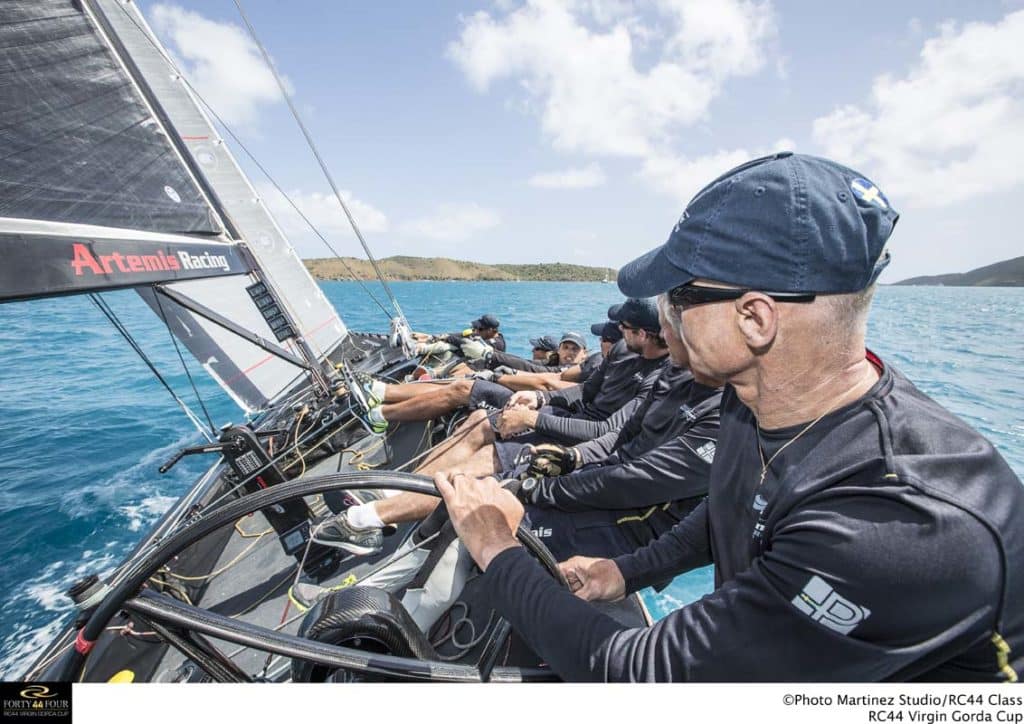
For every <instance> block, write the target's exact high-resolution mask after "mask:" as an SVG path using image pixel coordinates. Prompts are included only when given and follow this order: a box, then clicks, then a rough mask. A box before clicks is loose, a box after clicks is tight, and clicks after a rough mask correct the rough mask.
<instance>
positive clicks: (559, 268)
mask: <svg viewBox="0 0 1024 724" xmlns="http://www.w3.org/2000/svg"><path fill="white" fill-rule="evenodd" d="M304 262H305V264H306V268H307V269H309V273H310V274H312V275H313V276H314V277H315V278H317V279H324V280H346V279H352V278H353V274H354V275H355V277H356V278H358V279H374V278H376V277H375V275H374V273H373V267H372V266H371V265H370V262H368V261H366V260H365V259H356V258H353V257H342V258H341V259H305V260H304ZM378 264H380V266H381V269H382V270H383V271H384V274H385V276H387V278H388V279H393V280H396V281H446V280H449V279H454V280H459V281H501V282H512V281H523V282H600V281H604V280H605V279H610V280H613V281H614V279H615V273H616V270H615V269H611V268H609V267H593V266H580V265H579V264H562V263H560V262H559V263H552V264H479V263H477V262H473V261H460V260H458V259H445V258H443V257H431V258H424V257H418V256H389V257H387V258H386V259H379V260H378ZM346 265H347V266H348V269H346ZM350 269H351V271H349V270H350Z"/></svg>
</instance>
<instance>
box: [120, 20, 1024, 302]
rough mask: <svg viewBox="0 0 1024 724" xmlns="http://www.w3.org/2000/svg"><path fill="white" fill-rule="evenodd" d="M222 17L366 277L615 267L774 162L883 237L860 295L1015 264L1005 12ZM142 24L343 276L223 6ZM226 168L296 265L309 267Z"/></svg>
mask: <svg viewBox="0 0 1024 724" xmlns="http://www.w3.org/2000/svg"><path fill="white" fill-rule="evenodd" d="M241 1H242V3H243V7H244V9H245V11H246V13H247V14H248V15H249V17H250V20H251V21H252V23H253V25H254V26H255V28H256V30H257V32H258V34H259V38H260V40H261V41H262V43H263V44H264V45H265V46H266V48H267V50H268V51H269V53H270V55H271V56H272V58H273V60H274V64H275V65H276V67H277V68H278V69H279V71H280V72H281V73H282V74H283V75H284V77H285V82H286V86H287V88H288V91H289V94H290V96H291V97H292V99H293V101H294V102H295V104H296V106H297V107H298V109H299V112H300V113H301V114H302V116H303V119H304V121H305V122H306V124H307V125H308V127H309V129H310V131H311V133H312V135H313V137H314V139H315V140H316V142H317V144H318V146H319V148H320V150H321V152H322V154H323V156H324V158H325V160H326V163H327V165H328V167H329V168H330V170H331V172H332V174H333V175H334V178H335V179H336V181H337V184H338V186H339V187H340V188H341V189H342V194H343V196H344V197H345V199H346V202H347V203H348V204H349V205H350V208H351V210H352V212H353V214H354V215H355V217H356V219H357V221H358V222H359V225H360V227H361V229H362V231H363V233H364V235H365V237H366V239H367V241H368V243H369V244H370V246H371V248H372V250H373V252H374V254H375V255H376V256H378V257H385V256H390V255H393V254H407V255H414V256H447V257H453V258H458V259H468V260H472V261H481V262H487V263H538V262H556V261H560V262H569V263H578V264H589V265H594V266H610V267H614V268H617V267H619V266H621V265H622V264H624V263H626V262H628V261H629V260H630V259H632V258H634V257H635V256H637V255H639V254H640V253H642V252H643V251H646V250H648V249H650V248H653V247H655V246H657V245H659V244H661V243H662V242H664V240H665V239H666V238H667V235H668V232H669V231H670V230H671V228H672V226H673V225H674V224H675V222H676V220H677V219H678V217H679V215H680V213H681V212H682V210H683V209H684V208H685V206H686V202H687V201H688V200H689V198H690V197H691V196H692V195H693V194H694V193H695V192H696V191H697V190H699V189H700V188H701V187H703V186H704V185H705V184H706V183H707V182H709V181H711V180H712V179H713V178H715V177H716V176H718V175H719V174H721V173H723V172H725V171H727V170H728V169H729V168H731V167H733V166H735V165H737V164H739V163H741V162H743V161H745V160H748V159H750V158H753V157H756V156H759V155H763V154H765V153H770V152H773V151H778V150H795V151H797V152H800V153H810V154H815V155H821V156H827V157H830V158H833V159H835V160H837V161H839V162H841V163H844V164H846V165H849V166H852V167H853V168H855V169H857V170H858V171H859V172H861V173H862V174H863V175H864V176H866V177H867V178H869V179H871V180H872V181H873V182H874V183H875V184H877V185H878V186H879V187H880V188H881V190H882V191H883V192H884V193H885V195H886V196H887V197H888V199H889V201H890V202H891V203H892V204H893V206H895V208H896V209H897V210H898V211H899V212H900V214H901V218H900V221H899V223H898V225H897V227H896V230H895V231H894V233H893V236H892V237H891V239H890V242H889V249H890V251H891V253H892V257H893V261H892V264H891V265H890V267H889V268H888V269H887V270H886V271H885V273H884V275H883V277H882V279H881V281H882V282H883V283H885V282H894V281H898V280H900V279H903V278H906V277H910V276H917V275H924V274H941V273H948V272H955V271H967V270H969V269H973V268H975V267H978V266H982V265H985V264H989V263H993V262H996V261H1001V260H1003V259H1008V258H1011V257H1016V256H1020V255H1021V254H1024V234H1022V233H1021V228H1022V224H1021V223H1020V222H1019V214H1020V210H1021V207H1022V202H1024V52H1021V48H1022V47H1024V0H1019V1H1009V0H993V1H990V2H979V1H975V0H972V2H970V3H965V2H949V1H947V0H930V1H919V2H918V1H913V0H901V2H896V3H893V2H891V1H890V2H875V1H874V0H864V1H862V2H857V3H838V2H829V3H822V2H810V1H809V0H808V1H801V2H796V1H793V2H783V1H778V2H769V1H767V0H649V1H647V2H631V1H630V0H532V1H530V2H518V1H515V0H494V1H492V2H458V1H455V0H452V1H447V2H446V1H441V0H436V1H433V2H420V1H418V0H407V1H403V2H385V1H382V2H328V1H326V0H323V1H321V0H293V1H288V2H286V1H284V0H241ZM139 4H140V7H141V8H142V10H143V12H144V14H145V15H146V18H147V20H148V21H149V23H150V24H151V26H152V27H153V28H154V29H155V31H156V32H157V34H158V35H159V37H160V38H161V40H162V41H163V42H164V44H165V45H166V46H167V47H168V49H169V50H170V51H171V53H172V54H173V56H174V57H175V58H176V59H177V61H178V63H179V65H180V66H181V67H182V69H183V71H184V72H185V74H186V75H187V76H188V77H189V78H190V80H191V82H192V84H193V85H194V86H195V87H196V88H197V90H198V91H199V93H200V94H201V95H202V97H203V98H204V99H205V100H206V101H207V102H208V103H209V104H210V105H211V106H212V107H213V108H214V109H215V110H216V112H217V114H218V115H219V116H221V117H222V118H223V119H224V120H225V122H226V123H227V124H228V125H229V126H230V128H231V130H232V131H233V132H234V133H235V134H237V135H238V136H239V137H240V138H241V139H242V141H243V142H244V143H245V145H246V147H247V148H249V150H250V151H251V152H252V153H253V154H254V155H255V156H256V157H257V158H258V159H259V161H260V163H261V164H262V165H264V166H265V167H266V168H267V169H268V170H269V171H270V173H271V174H272V175H273V176H274V178H275V180H276V181H277V183H278V184H279V185H280V186H281V187H282V188H284V189H285V190H286V191H287V192H288V194H289V196H290V197H291V198H292V199H293V200H294V201H295V202H296V203H297V204H298V205H299V207H300V208H302V209H303V211H304V213H305V214H306V215H307V216H308V217H309V218H310V219H312V220H313V221H314V223H315V224H316V225H317V226H318V228H320V230H321V231H322V232H323V233H324V234H325V236H327V238H328V239H329V240H330V241H331V243H332V245H333V246H334V247H335V248H336V249H337V250H338V251H339V252H340V253H341V254H343V255H352V256H361V255H362V252H361V249H360V248H359V246H358V242H357V240H356V238H355V236H354V234H353V233H352V231H351V230H350V229H349V228H348V224H347V221H346V220H345V217H344V215H343V214H342V212H341V210H340V208H339V205H338V204H337V201H336V200H335V199H334V197H333V195H332V194H331V191H330V187H329V185H328V184H327V181H326V180H325V178H324V177H323V175H322V174H321V173H320V170H319V168H318V166H317V164H316V162H315V160H314V159H313V157H312V155H311V154H310V152H309V151H308V149H307V148H306V146H305V144H304V141H303V138H302V136H301V133H300V131H299V130H298V127H297V126H296V124H295V122H294V121H293V120H292V119H291V117H290V115H289V114H288V110H287V106H286V104H285V103H284V99H283V97H282V96H281V94H280V93H279V92H278V90H277V86H276V85H275V83H274V80H273V77H272V75H271V74H270V72H269V71H268V69H267V66H266V65H265V64H264V63H263V61H262V59H261V56H260V54H259V52H258V50H257V49H256V47H255V45H254V44H253V42H252V41H251V40H250V38H249V37H248V35H247V34H246V32H245V31H244V29H243V28H244V25H243V23H242V21H241V18H240V16H239V15H238V13H237V10H236V8H235V5H234V2H232V0H159V1H156V0H139ZM236 155H238V156H241V155H242V154H241V153H239V152H238V151H237V148H236ZM241 160H242V159H241V158H240V161H241ZM243 167H244V168H246V170H247V172H249V173H250V178H251V179H252V180H253V182H254V183H255V184H256V187H257V189H258V191H259V193H260V194H261V195H262V196H263V198H264V200H265V201H266V203H267V205H268V206H269V207H270V208H271V209H272V210H273V212H274V214H275V217H276V218H277V219H278V222H279V223H280V224H281V225H282V227H283V228H284V229H285V231H286V232H287V233H288V235H289V237H290V238H291V240H292V243H293V244H294V246H295V247H296V249H297V250H298V252H299V254H300V255H301V256H303V257H324V256H330V255H331V254H330V252H329V251H328V250H327V249H326V247H325V246H324V245H323V244H322V242H320V241H319V240H318V239H316V238H315V237H314V236H313V234H312V233H310V232H309V231H308V229H305V227H304V226H303V225H302V224H301V222H300V221H299V220H298V218H297V217H296V216H295V215H294V214H293V213H291V212H290V211H289V208H288V203H287V202H286V201H285V200H284V199H283V198H281V196H280V194H278V192H277V191H275V190H274V189H273V187H272V186H271V185H270V184H269V183H268V182H267V181H266V179H265V178H263V177H262V176H261V174H260V173H259V172H258V171H257V170H255V168H254V167H253V166H252V165H251V164H249V163H248V162H246V161H243Z"/></svg>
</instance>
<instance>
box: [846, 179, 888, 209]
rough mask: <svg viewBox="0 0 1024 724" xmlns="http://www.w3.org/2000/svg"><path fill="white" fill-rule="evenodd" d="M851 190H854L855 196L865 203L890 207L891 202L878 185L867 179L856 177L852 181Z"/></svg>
mask: <svg viewBox="0 0 1024 724" xmlns="http://www.w3.org/2000/svg"><path fill="white" fill-rule="evenodd" d="M850 190H852V191H853V195H854V196H856V197H857V198H858V199H860V200H861V201H863V202H865V203H868V204H871V205H872V206H877V207H878V208H880V209H888V208H889V202H888V200H886V198H885V196H884V195H883V194H882V192H881V191H880V190H879V189H878V187H877V186H875V185H874V184H873V183H871V182H870V181H868V180H866V179H862V178H855V179H854V180H853V181H851V182H850Z"/></svg>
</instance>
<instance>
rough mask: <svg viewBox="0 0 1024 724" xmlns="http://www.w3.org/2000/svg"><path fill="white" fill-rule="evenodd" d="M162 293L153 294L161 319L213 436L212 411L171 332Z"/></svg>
mask: <svg viewBox="0 0 1024 724" xmlns="http://www.w3.org/2000/svg"><path fill="white" fill-rule="evenodd" d="M160 296H161V295H160V293H159V292H153V298H154V299H156V305H157V307H159V308H160V318H161V319H163V320H164V327H166V328H167V334H168V335H169V336H170V338H171V342H173V343H174V351H175V352H177V353H178V359H179V360H181V367H182V369H184V370H185V376H186V377H188V382H189V384H190V385H192V392H194V393H195V396H196V399H197V400H198V401H199V406H200V407H201V408H203V414H204V415H206V422H207V423H209V425H210V433H211V434H213V435H216V434H217V428H216V427H215V426H214V424H213V418H212V417H210V411H209V410H207V409H206V403H205V402H204V401H203V396H202V395H200V394H199V388H198V387H196V381H195V380H194V379H192V372H190V371H189V369H188V365H187V364H185V357H184V356H183V355H182V354H181V347H179V346H178V338H177V337H176V336H175V335H174V332H172V331H171V325H170V323H169V322H168V321H167V313H166V312H165V311H164V303H163V302H162V301H161V300H160Z"/></svg>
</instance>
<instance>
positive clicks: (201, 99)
mask: <svg viewBox="0 0 1024 724" xmlns="http://www.w3.org/2000/svg"><path fill="white" fill-rule="evenodd" d="M118 7H119V8H120V9H121V12H123V13H124V14H125V17H127V18H128V20H130V21H131V23H132V25H134V26H135V27H136V29H138V31H139V33H141V34H142V36H143V37H144V38H145V39H146V41H147V42H148V43H149V44H150V45H152V46H153V48H154V50H156V51H157V53H158V54H159V55H160V57H161V58H163V60H164V62H165V63H166V64H167V66H168V67H169V68H170V69H171V70H172V71H174V73H175V74H176V75H177V76H178V78H179V79H180V80H181V82H182V83H184V84H185V87H186V88H188V89H189V90H190V91H191V92H192V93H193V95H195V97H196V98H197V99H198V100H199V102H200V103H202V104H203V107H205V108H206V110H207V111H209V112H210V115H211V116H213V118H214V120H216V121H217V123H219V124H220V125H221V127H223V129H224V130H225V131H227V134H228V135H229V136H231V140H233V141H234V142H235V143H236V144H237V145H238V147H239V148H240V149H242V152H243V153H244V154H245V155H246V156H247V157H248V159H249V160H250V161H252V163H253V164H254V165H255V166H256V168H258V169H259V170H260V173H262V174H263V175H264V176H265V177H266V179H267V181H269V182H270V184H271V185H272V186H273V187H274V188H275V189H276V190H277V192H278V193H279V194H281V196H283V197H284V199H285V201H287V202H288V204H289V205H290V206H291V207H292V209H294V210H295V213H297V214H298V215H299V217H300V218H301V219H302V220H303V221H304V222H305V223H306V225H307V226H308V227H309V228H310V230H311V231H312V232H313V233H314V234H316V236H317V238H319V239H320V241H322V242H323V243H324V245H325V246H326V247H327V249H328V250H329V251H330V252H331V253H332V254H334V256H335V258H336V259H337V260H338V261H340V262H341V265H342V266H343V267H345V270H346V271H347V272H348V273H349V276H351V277H352V279H353V281H355V282H357V283H358V284H359V286H361V287H362V288H363V291H364V292H366V294H367V295H368V296H369V297H370V299H372V300H373V301H374V302H375V303H376V304H377V306H378V307H380V310H381V311H382V312H384V314H385V315H386V316H387V318H388V320H389V321H390V319H391V312H389V311H388V308H387V307H385V306H384V304H383V303H381V301H380V300H379V299H377V297H376V296H375V295H374V293H373V292H372V291H371V290H370V288H369V287H368V286H366V284H364V283H363V280H361V279H360V278H359V277H358V275H357V274H356V273H355V270H353V269H352V267H350V266H349V265H348V263H347V262H346V261H345V259H344V258H342V256H341V254H339V253H338V251H337V250H336V249H335V248H334V247H333V246H332V245H331V243H330V242H329V241H327V239H326V238H325V237H324V235H323V234H321V233H320V230H319V229H317V228H316V226H314V225H313V222H312V221H310V220H309V218H308V217H307V216H306V215H305V214H304V213H302V210H301V209H299V207H298V205H296V203H295V202H294V201H293V200H292V198H291V197H290V196H289V195H288V194H287V193H286V192H285V190H284V189H283V188H281V186H280V184H278V183H277V181H275V180H274V177H273V176H271V175H270V171H268V170H267V169H266V167H264V166H263V164H262V163H260V162H259V160H257V158H256V156H255V155H254V154H253V153H252V152H251V151H250V150H249V149H248V147H247V146H246V145H245V144H244V143H242V140H241V139H240V138H239V137H238V136H237V135H235V132H234V131H232V130H231V126H229V125H228V124H227V123H225V122H224V119H223V118H221V117H220V115H219V114H218V113H217V111H216V110H214V108H213V106H211V105H210V104H209V102H207V100H206V99H205V98H204V97H203V96H202V95H201V94H200V93H199V91H198V90H196V88H195V86H193V85H192V84H191V83H190V82H189V81H188V78H186V77H185V74H184V73H183V72H182V71H181V70H180V69H179V68H178V67H177V66H176V65H174V61H173V60H171V58H170V57H169V56H168V55H167V54H166V53H165V52H164V50H163V48H161V47H160V46H159V45H158V44H157V43H156V41H155V40H154V39H153V38H152V37H151V36H150V34H149V33H148V32H146V31H145V30H144V29H143V28H142V26H140V25H139V24H138V23H137V22H136V21H135V18H133V17H132V15H131V12H130V11H129V10H128V8H127V7H125V6H123V5H118ZM385 288H386V284H385ZM396 304H397V301H396ZM399 311H400V310H399Z"/></svg>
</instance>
